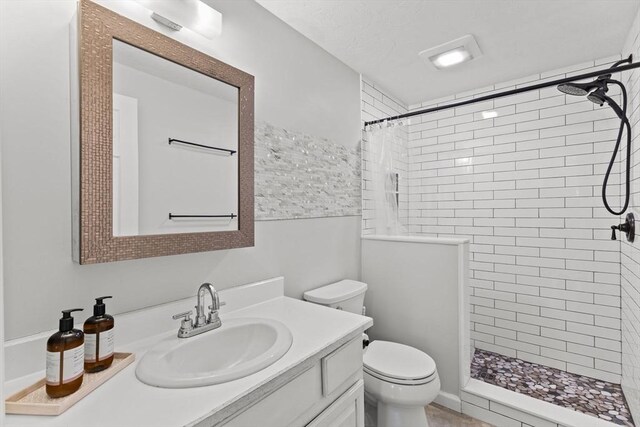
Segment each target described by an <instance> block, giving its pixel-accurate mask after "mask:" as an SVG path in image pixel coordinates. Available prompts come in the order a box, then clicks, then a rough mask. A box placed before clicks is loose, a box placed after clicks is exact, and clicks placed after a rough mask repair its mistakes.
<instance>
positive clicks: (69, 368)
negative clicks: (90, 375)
mask: <svg viewBox="0 0 640 427" xmlns="http://www.w3.org/2000/svg"><path fill="white" fill-rule="evenodd" d="M82 374H84V347H83V346H78V347H76V348H72V349H71V350H66V351H63V352H60V351H47V384H49V385H60V384H66V383H68V382H70V381H73V380H75V379H76V378H79V377H81V376H82ZM61 376H62V380H61Z"/></svg>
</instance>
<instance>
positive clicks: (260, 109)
mask: <svg viewBox="0 0 640 427" xmlns="http://www.w3.org/2000/svg"><path fill="white" fill-rule="evenodd" d="M1 3H2V6H1V7H2V10H1V12H2V13H0V40H1V43H2V52H3V56H2V61H1V65H0V66H1V69H0V75H1V78H0V91H1V92H2V97H0V118H1V122H0V127H1V128H2V144H3V145H2V197H3V198H2V202H3V226H4V238H3V243H4V257H3V260H4V265H5V270H4V280H5V298H4V304H5V318H6V338H7V339H12V338H16V337H21V336H25V335H29V334H33V333H36V332H39V331H43V330H49V329H53V328H55V327H56V325H57V319H58V317H59V310H61V309H64V308H71V307H76V306H78V307H85V309H88V308H90V307H91V303H92V298H93V297H95V296H100V295H103V294H109V295H114V296H115V298H114V300H113V302H112V303H110V304H109V311H110V312H112V313H121V312H125V311H129V310H133V309H138V308H142V307H146V306H151V305H155V304H159V303H163V302H167V301H170V300H174V299H177V298H183V297H186V296H189V295H192V294H194V293H195V290H196V287H197V286H198V285H199V284H200V283H201V282H203V281H211V282H213V283H214V284H215V285H216V286H219V287H220V288H226V287H230V286H234V285H238V284H242V283H246V282H250V281H254V280H259V279H263V278H266V277H269V276H274V275H280V274H282V275H284V276H285V277H286V293H287V294H288V295H290V296H294V297H299V296H300V295H301V293H302V292H303V291H304V290H306V289H310V288H312V287H315V286H318V285H321V284H324V283H328V282H330V281H332V280H336V279H340V278H343V277H352V278H357V277H358V274H359V258H360V249H359V247H360V246H359V234H360V218H359V217H339V218H320V219H305V220H289V221H269V222H258V223H257V224H256V246H255V247H254V248H246V249H236V250H231V251H217V252H208V253H201V254H193V255H180V256H172V257H161V258H153V259H145V260H136V261H125V262H118V263H110V264H101V265H90V266H79V265H76V264H74V263H73V262H72V261H71V172H70V170H71V167H70V131H69V128H70V114H69V108H70V105H69V41H68V40H69V39H68V37H69V34H68V33H69V26H68V25H69V22H70V21H71V19H72V17H73V15H74V12H75V1H73V0H59V1H55V2H52V1H20V2H17V1H16V2H1ZM210 3H211V4H212V5H213V6H214V7H216V8H217V9H218V10H219V11H220V12H222V14H223V20H224V22H223V34H222V36H221V37H219V38H217V39H215V40H213V41H206V40H205V39H200V38H196V37H195V36H194V35H192V34H188V33H185V32H180V33H176V34H175V37H176V38H178V39H180V40H181V41H183V42H186V43H188V44H191V45H193V46H194V47H196V48H198V49H201V50H203V51H205V52H206V53H209V54H211V55H213V56H216V57H217V58H219V59H221V60H223V61H225V62H228V63H230V64H232V65H234V66H236V67H238V68H240V69H243V70H244V71H247V72H249V73H251V74H253V75H254V76H255V77H256V120H262V121H266V122H269V123H272V124H273V125H275V126H279V127H283V128H287V129H293V130H299V131H302V132H306V133H308V134H311V135H316V136H318V137H325V138H329V139H331V140H333V141H335V142H337V143H341V144H344V145H345V146H348V147H350V148H354V147H356V146H357V144H358V140H359V138H360V130H359V121H360V109H359V102H360V95H359V90H360V83H359V76H358V74H357V73H356V72H354V71H353V70H351V69H350V68H348V67H347V66H345V65H344V64H342V63H341V62H339V61H338V60H337V59H335V58H334V57H332V56H330V55H329V54H328V53H326V52H325V51H323V50H322V49H320V48H319V47H318V46H316V45H314V44H313V43H311V42H310V41H309V40H307V39H306V38H304V37H303V36H301V35H300V34H298V33H296V32H295V31H294V30H292V29H291V28H289V27H288V26H287V25H285V24H284V23H282V22H281V21H279V20H278V19H277V18H275V17H274V16H272V15H270V14H269V13H268V12H267V11H265V10H264V9H262V8H261V7H260V6H258V5H257V4H256V3H254V2H252V1H242V2H237V1H236V2H231V1H229V2H226V1H211V2H210ZM256 178H257V179H259V177H256ZM82 317H83V316H79V318H82Z"/></svg>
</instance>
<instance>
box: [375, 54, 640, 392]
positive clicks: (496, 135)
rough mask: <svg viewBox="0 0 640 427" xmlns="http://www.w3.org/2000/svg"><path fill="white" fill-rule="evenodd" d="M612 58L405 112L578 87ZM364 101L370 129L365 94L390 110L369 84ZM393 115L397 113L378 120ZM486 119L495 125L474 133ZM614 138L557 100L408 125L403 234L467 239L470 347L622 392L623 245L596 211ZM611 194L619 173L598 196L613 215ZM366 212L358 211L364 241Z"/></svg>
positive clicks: (598, 120)
mask: <svg viewBox="0 0 640 427" xmlns="http://www.w3.org/2000/svg"><path fill="white" fill-rule="evenodd" d="M618 58H619V57H615V58H606V59H603V60H598V61H593V62H589V63H584V64H579V65H576V66H574V67H568V68H565V69H562V70H555V71H550V72H548V73H543V74H535V75H532V76H529V77H527V78H523V79H518V80H517V81H512V82H505V83H503V84H497V85H495V86H493V87H489V88H483V89H480V90H478V91H471V92H467V93H464V94H460V95H457V96H452V97H447V98H444V99H439V100H435V101H430V102H425V103H422V104H420V105H413V106H409V108H408V110H409V111H411V110H415V109H419V108H424V107H430V106H434V105H442V104H446V103H450V102H452V101H458V100H462V99H469V98H473V97H478V96H481V95H485V94H487V93H490V92H492V91H500V90H506V89H509V88H514V87H521V86H523V85H529V84H532V83H538V82H540V81H542V80H543V79H548V80H550V79H558V78H562V77H564V76H568V75H571V74H577V73H584V72H588V71H592V70H595V69H600V68H602V67H603V66H607V65H609V64H611V62H614V61H615V60H617V59H618ZM363 89H364V92H363V119H364V120H369V118H365V117H375V118H379V117H380V115H377V114H376V112H373V111H372V105H370V104H369V103H367V102H366V100H365V97H366V96H369V97H373V95H372V93H373V92H372V91H374V90H375V93H376V94H377V95H376V96H377V100H378V102H381V100H384V99H391V98H390V97H389V96H388V95H385V94H384V93H383V92H382V91H380V90H379V89H375V85H373V84H370V83H366V82H365V83H364V85H363ZM366 91H369V93H367V92H366ZM610 93H612V94H613V96H614V98H615V99H619V97H620V95H619V93H616V92H615V91H613V90H611V91H610ZM367 99H369V100H370V98H367ZM373 103H374V105H375V99H374V101H373ZM393 104H394V105H396V104H399V103H398V102H397V101H394V103H393ZM378 105H381V104H378ZM364 109H368V111H367V113H366V114H365V112H364ZM401 111H403V109H402V107H401V105H398V106H397V107H396V108H395V109H393V110H392V111H391V112H389V109H387V110H383V109H382V108H381V109H380V110H379V111H378V112H382V113H384V115H389V114H396V113H397V112H401ZM483 112H496V113H497V116H496V117H494V118H488V119H484V117H483V116H484V115H483ZM618 125H619V122H618V121H617V120H616V119H615V114H614V113H613V112H612V111H611V109H609V108H606V107H603V108H600V107H598V106H595V104H593V103H591V102H590V101H587V100H586V99H585V98H584V97H574V96H569V95H564V94H562V93H560V92H559V91H558V90H557V89H556V88H555V87H551V88H547V89H541V90H538V91H533V92H525V93H522V94H519V95H514V96H510V97H505V98H499V99H495V100H493V101H485V102H479V103H476V104H470V105H466V106H462V107H458V108H454V109H448V110H443V111H439V112H437V113H432V114H425V115H422V116H417V117H413V118H411V124H410V125H409V127H408V131H409V132H408V156H407V158H408V168H409V179H408V201H409V203H408V231H409V233H410V234H420V235H428V236H434V237H451V236H456V237H468V238H470V239H471V245H470V249H471V254H470V269H471V271H470V286H471V304H472V306H471V310H472V314H471V338H472V344H473V345H474V346H475V347H477V348H481V349H485V350H489V351H494V352H497V353H500V354H504V355H508V356H513V357H518V358H521V359H524V360H528V361H531V362H535V363H541V364H545V365H548V366H552V367H556V368H559V369H563V370H567V371H569V372H574V373H578V374H584V375H588V376H591V377H594V378H599V379H603V380H607V381H611V382H616V383H619V382H620V375H621V372H622V368H621V354H620V350H619V349H620V347H621V339H622V338H621V326H620V319H621V314H620V311H621V309H620V241H615V242H614V241H611V240H610V236H611V230H610V228H609V227H610V226H611V225H612V224H614V223H617V222H618V218H616V217H613V216H611V215H610V214H609V213H607V212H606V211H605V209H604V207H603V206H602V202H601V200H600V186H601V184H602V178H603V175H604V172H605V170H606V167H607V164H608V162H609V158H610V153H611V151H612V149H613V145H614V141H615V137H616V135H617V128H618ZM366 149H367V147H366V144H365V145H364V146H363V151H365V150H366ZM639 170H640V169H639ZM363 175H364V174H363ZM619 184H620V162H617V163H616V166H615V168H614V173H613V174H612V177H611V179H610V188H609V191H608V194H609V195H610V199H611V200H612V205H613V206H618V204H619V203H620V199H619V194H620V186H619ZM364 185H365V187H366V183H365V184H364ZM364 194H365V191H363V197H365V196H364ZM370 206H371V205H370V204H368V203H367V199H366V197H365V200H364V201H363V217H364V218H366V220H365V221H364V225H363V228H364V229H363V232H364V233H366V232H368V231H369V230H370V227H368V226H367V225H368V224H367V222H366V221H367V220H369V221H370V220H371V218H372V215H373V213H372V212H371V210H370ZM637 270H640V264H638V265H637V267H636V271H637ZM637 277H640V274H638V275H637V276H636V278H637ZM638 280H639V282H640V279H638ZM636 289H640V287H636ZM636 295H637V291H636ZM636 313H637V311H636ZM636 327H637V326H636ZM635 342H636V343H638V342H640V341H639V340H637V337H636V341H635ZM616 348H617V349H618V350H616ZM635 366H636V369H638V368H637V366H638V365H635Z"/></svg>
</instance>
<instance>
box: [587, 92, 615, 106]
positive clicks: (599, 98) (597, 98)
mask: <svg viewBox="0 0 640 427" xmlns="http://www.w3.org/2000/svg"><path fill="white" fill-rule="evenodd" d="M587 99H588V100H589V101H591V102H593V103H594V104H598V105H599V106H601V107H602V106H603V105H604V103H605V101H607V99H611V98H609V97H608V96H607V95H606V94H605V90H604V89H603V88H598V89H596V90H594V91H593V92H591V93H590V94H589V95H587Z"/></svg>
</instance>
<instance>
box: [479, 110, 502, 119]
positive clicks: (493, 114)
mask: <svg viewBox="0 0 640 427" xmlns="http://www.w3.org/2000/svg"><path fill="white" fill-rule="evenodd" d="M480 114H482V118H483V119H493V118H494V117H498V112H497V111H483V112H482V113H480Z"/></svg>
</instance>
